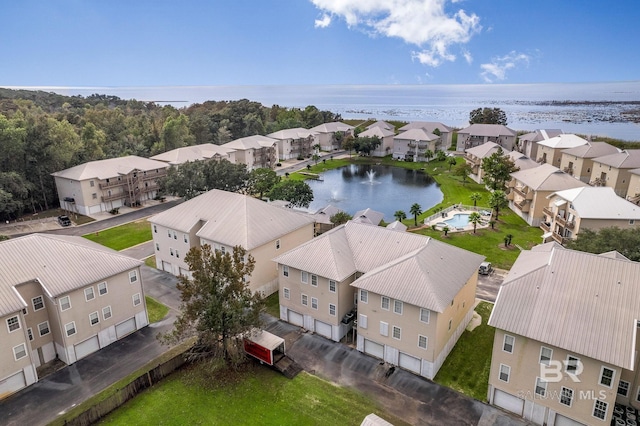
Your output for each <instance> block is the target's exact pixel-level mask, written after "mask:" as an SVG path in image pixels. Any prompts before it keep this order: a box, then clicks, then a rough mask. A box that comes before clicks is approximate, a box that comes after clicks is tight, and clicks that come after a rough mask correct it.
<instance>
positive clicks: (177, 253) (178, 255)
mask: <svg viewBox="0 0 640 426" xmlns="http://www.w3.org/2000/svg"><path fill="white" fill-rule="evenodd" d="M176 257H177V258H178V259H180V252H178V249H176Z"/></svg>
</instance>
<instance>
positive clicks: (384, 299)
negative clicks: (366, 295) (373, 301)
mask: <svg viewBox="0 0 640 426" xmlns="http://www.w3.org/2000/svg"><path fill="white" fill-rule="evenodd" d="M389 305H390V301H389V298H388V297H386V296H382V297H381V298H380V307H381V308H382V309H384V310H385V311H388V310H389Z"/></svg>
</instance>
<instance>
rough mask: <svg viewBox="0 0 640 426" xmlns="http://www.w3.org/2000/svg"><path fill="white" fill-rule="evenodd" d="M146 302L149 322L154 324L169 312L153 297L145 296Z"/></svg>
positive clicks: (167, 308)
mask: <svg viewBox="0 0 640 426" xmlns="http://www.w3.org/2000/svg"><path fill="white" fill-rule="evenodd" d="M144 299H145V301H146V302H147V313H148V314H149V322H150V323H154V322H158V321H160V320H161V319H162V318H164V317H165V316H166V315H167V313H168V312H169V307H168V306H166V305H163V304H162V303H160V302H158V301H157V300H156V299H154V298H153V297H149V296H145V297H144Z"/></svg>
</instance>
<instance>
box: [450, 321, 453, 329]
mask: <svg viewBox="0 0 640 426" xmlns="http://www.w3.org/2000/svg"><path fill="white" fill-rule="evenodd" d="M452 322H453V320H449V331H451V324H452Z"/></svg>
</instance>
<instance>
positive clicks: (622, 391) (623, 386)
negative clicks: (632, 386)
mask: <svg viewBox="0 0 640 426" xmlns="http://www.w3.org/2000/svg"><path fill="white" fill-rule="evenodd" d="M618 395H620V396H628V395H629V382H625V381H624V380H620V382H619V383H618Z"/></svg>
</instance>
